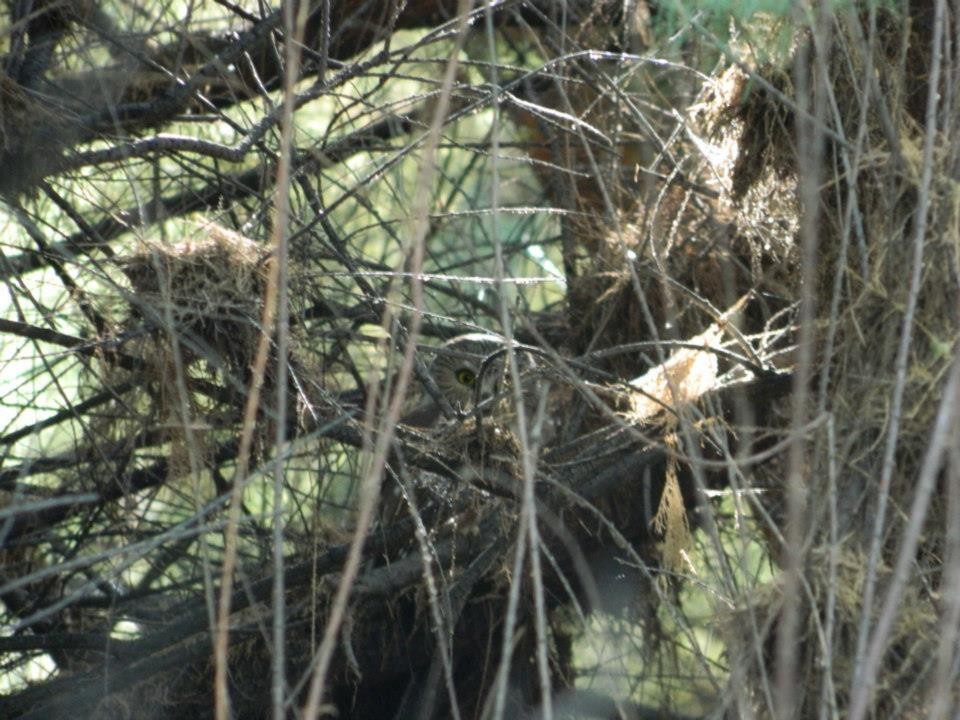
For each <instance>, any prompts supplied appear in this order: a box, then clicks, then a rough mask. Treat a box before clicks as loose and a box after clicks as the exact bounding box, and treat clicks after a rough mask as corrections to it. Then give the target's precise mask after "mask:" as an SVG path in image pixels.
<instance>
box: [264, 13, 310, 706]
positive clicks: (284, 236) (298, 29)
mask: <svg viewBox="0 0 960 720" xmlns="http://www.w3.org/2000/svg"><path fill="white" fill-rule="evenodd" d="M298 7H299V12H298V13H297V16H296V17H294V15H293V10H294V5H293V3H290V2H288V3H285V4H284V6H283V24H284V26H285V29H286V35H287V36H288V37H292V38H293V39H294V42H290V43H286V44H285V45H284V49H285V52H286V62H287V68H288V72H286V73H285V74H284V78H283V81H284V93H283V107H282V109H281V115H280V131H281V135H280V161H279V166H278V168H277V187H278V192H277V197H276V202H275V204H274V221H273V238H272V243H271V244H272V245H273V247H274V248H275V256H274V262H275V264H276V266H277V273H278V277H277V306H278V307H277V330H276V333H277V382H276V384H277V388H276V390H277V407H276V418H277V420H276V437H275V439H274V446H273V447H274V455H275V457H274V467H273V548H272V550H273V657H272V658H271V666H272V677H271V681H270V692H271V704H272V707H273V720H284V719H285V718H286V716H287V715H286V712H285V709H284V690H285V687H286V672H285V668H286V644H285V643H286V612H285V611H286V602H285V600H284V590H285V582H284V580H285V575H284V554H283V550H284V528H285V524H284V518H285V514H284V506H283V468H284V463H283V453H281V448H283V446H284V443H285V442H286V439H287V438H286V433H287V427H286V418H287V353H288V347H289V344H290V307H289V296H288V292H287V291H288V281H289V264H288V263H289V257H290V256H289V250H290V248H289V243H288V240H289V232H288V230H289V227H290V175H291V169H292V168H291V165H292V148H293V112H294V104H295V103H294V100H295V94H294V90H295V88H296V78H297V76H298V75H299V68H300V50H299V48H300V42H301V39H302V38H303V35H304V32H305V29H306V23H307V4H306V3H300V4H299V6H298Z"/></svg>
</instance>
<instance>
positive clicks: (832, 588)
mask: <svg viewBox="0 0 960 720" xmlns="http://www.w3.org/2000/svg"><path fill="white" fill-rule="evenodd" d="M837 505H838V501H837V443H836V435H835V431H834V422H833V416H832V415H831V416H830V417H828V419H827V514H828V523H829V527H830V531H829V532H830V545H829V549H828V555H827V563H828V565H827V601H826V603H825V608H824V620H823V636H824V647H823V685H822V686H821V693H820V719H821V720H828V718H829V720H836V718H838V717H839V715H838V712H837V693H836V689H835V687H834V684H833V630H834V622H835V621H836V609H837V562H838V559H839V556H840V529H839V524H838V522H837Z"/></svg>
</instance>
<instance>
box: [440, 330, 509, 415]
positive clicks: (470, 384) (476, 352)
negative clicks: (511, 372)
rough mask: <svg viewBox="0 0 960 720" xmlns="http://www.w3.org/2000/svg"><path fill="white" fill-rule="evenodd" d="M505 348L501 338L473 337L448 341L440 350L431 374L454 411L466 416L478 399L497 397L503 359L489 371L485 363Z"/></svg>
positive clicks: (495, 363)
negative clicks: (462, 412)
mask: <svg viewBox="0 0 960 720" xmlns="http://www.w3.org/2000/svg"><path fill="white" fill-rule="evenodd" d="M503 347H504V341H503V338H501V337H499V336H497V335H489V334H485V333H470V334H468V335H460V336H458V337H455V338H453V339H452V340H448V341H447V342H446V343H444V344H443V345H442V346H441V347H439V348H438V349H437V355H436V357H435V358H434V360H433V363H431V365H430V374H431V375H432V376H433V379H434V381H435V382H436V383H437V387H438V388H439V389H440V392H442V393H443V395H444V397H445V398H446V399H447V401H448V402H449V403H450V404H451V405H453V407H454V408H456V409H458V410H461V411H464V412H465V411H467V410H469V409H470V408H472V407H473V404H474V402H475V400H476V398H477V397H479V398H480V400H485V399H487V398H490V397H493V396H494V395H495V394H496V393H497V388H498V387H499V384H500V380H501V378H502V376H503V368H504V360H503V357H502V356H501V357H498V358H495V359H494V360H493V361H492V362H490V363H489V364H488V366H487V367H486V368H484V361H485V360H486V359H487V358H489V357H490V356H491V355H493V354H494V353H496V352H497V351H498V350H501V349H503ZM478 384H479V386H480V387H479V390H478Z"/></svg>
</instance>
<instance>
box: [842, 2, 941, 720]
mask: <svg viewBox="0 0 960 720" xmlns="http://www.w3.org/2000/svg"><path fill="white" fill-rule="evenodd" d="M945 13H946V8H945V3H944V1H943V0H937V2H936V4H935V8H934V22H933V45H932V48H931V62H930V83H929V89H928V91H927V108H926V117H925V122H926V134H925V136H924V141H923V166H922V170H921V179H920V188H919V191H918V196H917V214H916V223H915V225H914V236H913V266H912V268H911V271H910V289H909V293H908V295H907V306H906V309H905V311H904V315H903V331H902V333H901V335H900V345H899V347H898V348H897V358H896V365H895V381H894V387H893V397H892V398H891V403H890V424H889V425H888V431H887V438H886V445H885V447H884V455H883V465H882V468H881V472H880V485H879V487H878V488H877V510H876V519H875V521H874V527H873V534H872V537H871V543H870V556H869V558H868V560H867V568H866V582H865V585H864V590H863V607H862V610H861V617H860V625H859V627H858V629H857V654H856V658H855V660H856V670H855V671H854V673H853V681H852V684H851V687H850V698H851V700H850V707H851V710H850V720H861V718H862V717H863V716H864V715H865V714H866V711H867V706H868V704H869V699H870V696H871V695H872V687H870V685H872V680H873V678H872V675H873V674H874V673H875V672H876V668H874V670H873V672H867V669H868V668H867V665H868V663H869V662H870V661H869V658H868V657H866V656H865V652H866V650H867V641H868V636H869V632H870V618H871V616H872V614H873V599H874V597H873V596H874V593H875V591H876V576H877V570H878V567H879V564H880V551H881V548H882V545H883V534H884V524H885V520H886V512H887V503H888V502H889V499H890V484H891V482H892V479H893V472H894V464H895V462H896V459H895V458H896V451H897V438H898V435H899V433H900V417H901V410H902V407H903V393H904V388H905V386H906V378H907V364H908V361H909V354H910V344H911V339H912V336H913V321H914V315H915V313H916V310H917V300H918V297H919V295H920V282H921V277H922V270H923V251H924V244H925V240H926V232H927V217H928V214H929V211H930V185H931V183H932V181H933V161H934V157H933V154H934V148H935V145H936V139H937V107H938V104H939V97H940V94H939V87H940V65H941V61H942V58H943V24H944V15H945ZM931 443H932V441H931ZM905 544H906V540H905ZM879 631H880V628H879V627H878V628H877V633H878V634H877V635H875V637H874V640H873V642H872V643H871V651H872V650H873V649H875V648H876V645H877V640H878V639H880V637H879Z"/></svg>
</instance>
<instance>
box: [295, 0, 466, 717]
mask: <svg viewBox="0 0 960 720" xmlns="http://www.w3.org/2000/svg"><path fill="white" fill-rule="evenodd" d="M401 7H402V6H401ZM469 10H470V1H469V0H461V2H460V4H459V5H458V8H457V11H458V15H459V23H458V28H457V32H456V42H455V43H454V48H453V50H452V51H451V54H450V59H449V62H448V64H447V68H446V72H445V74H444V78H443V83H442V86H441V90H440V96H439V99H438V101H437V106H436V110H435V112H434V115H433V118H432V119H431V123H430V128H429V130H428V134H427V139H426V142H425V143H424V149H423V163H422V165H421V171H420V177H419V179H418V183H417V196H416V197H415V198H414V202H413V205H412V207H413V210H412V227H411V239H410V251H409V252H410V262H409V267H410V270H411V274H412V275H411V294H412V296H413V306H414V312H413V316H412V318H411V321H410V330H409V337H408V340H407V343H406V347H405V349H404V355H403V360H402V362H401V365H400V370H399V371H398V374H397V382H396V384H395V387H394V394H393V397H392V398H391V399H390V403H389V405H388V407H387V412H386V413H384V415H383V417H382V418H381V420H380V423H379V427H378V428H377V436H376V442H374V440H373V430H374V429H373V422H372V420H369V421H368V422H367V423H366V425H365V428H364V438H363V447H364V449H365V455H366V456H367V458H369V459H368V460H367V462H366V463H365V465H366V468H365V469H364V471H363V475H362V477H363V482H362V484H361V487H360V501H359V507H358V512H357V525H356V528H355V529H354V533H353V538H352V539H351V542H350V550H349V551H348V553H347V561H346V563H345V564H344V568H343V573H342V574H341V576H340V582H339V585H338V587H337V593H336V595H335V597H334V599H333V602H332V603H331V607H330V614H329V617H328V619H327V624H326V627H325V628H324V633H323V639H322V640H321V641H320V647H319V648H318V649H317V653H316V657H315V659H314V663H315V669H314V671H313V677H312V679H311V681H310V690H309V693H308V695H307V701H306V704H305V705H304V708H303V716H304V718H306V720H315V718H317V717H318V715H319V713H320V703H321V701H322V700H323V694H324V689H325V684H326V676H327V672H328V671H329V669H330V662H331V659H332V657H333V650H334V643H335V642H336V639H337V636H338V634H339V629H340V626H341V624H342V622H343V617H344V613H345V612H346V606H347V601H348V600H349V598H350V592H351V590H352V587H353V584H354V581H355V579H356V575H357V571H358V569H359V567H360V559H361V552H362V549H363V543H364V540H365V538H366V536H367V531H368V530H369V528H370V524H371V522H372V520H373V511H374V508H375V507H376V503H377V500H378V499H379V496H380V485H381V482H382V480H383V473H384V467H385V465H386V460H387V453H388V452H389V449H390V444H391V442H392V440H393V433H394V430H395V429H396V425H397V422H398V421H399V419H400V413H401V411H402V409H403V402H404V399H405V396H406V390H407V386H408V385H409V383H410V379H411V376H412V374H413V365H414V355H415V353H416V340H417V337H418V335H419V332H420V325H421V322H422V309H423V301H424V298H423V282H422V281H421V280H420V275H421V274H422V272H423V259H424V239H425V237H426V233H427V230H428V229H429V210H428V208H429V192H430V188H431V187H432V185H433V179H434V177H435V175H436V167H435V160H436V154H437V148H438V146H439V144H440V137H441V134H442V128H443V123H444V120H445V118H446V116H447V112H448V110H449V108H450V96H451V90H452V88H453V85H454V82H455V79H456V72H457V67H458V65H459V62H458V59H459V53H460V49H461V48H462V45H463V42H464V39H465V36H466V29H467V28H466V21H467V16H468V12H469ZM393 312H394V311H393V305H392V304H391V303H387V304H386V310H385V311H384V317H383V323H382V328H383V329H384V330H385V331H387V332H389V330H390V329H391V326H393V324H394V316H393ZM378 384H379V379H378V378H375V377H374V378H371V386H373V387H376V386H377V385H378ZM375 402H376V393H375V392H371V393H370V401H369V402H368V403H367V408H366V410H367V412H366V417H367V418H372V417H373V413H372V410H373V409H374V407H373V406H374V404H375ZM371 446H372V452H371V451H370V449H371Z"/></svg>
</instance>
